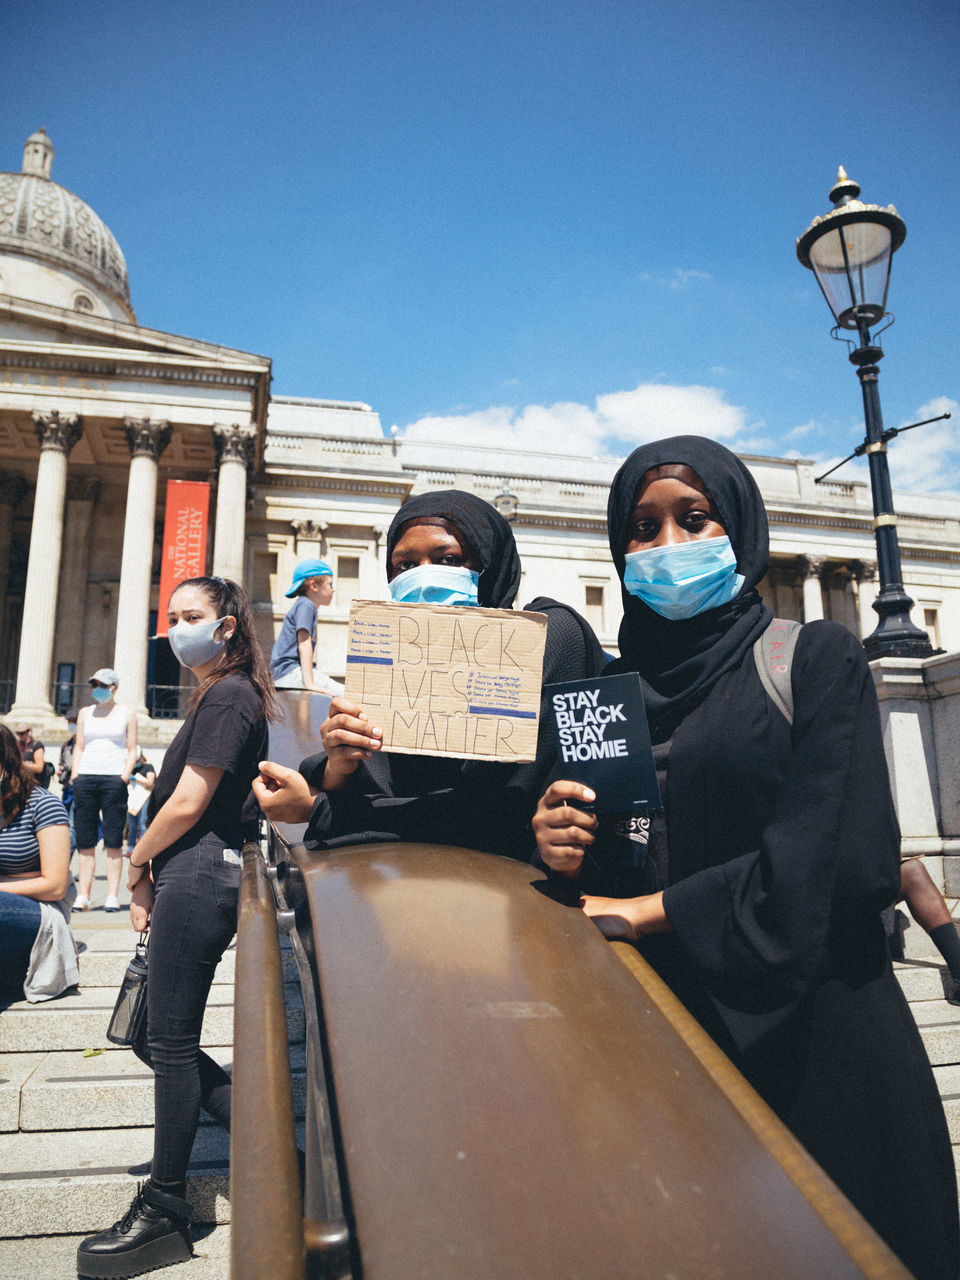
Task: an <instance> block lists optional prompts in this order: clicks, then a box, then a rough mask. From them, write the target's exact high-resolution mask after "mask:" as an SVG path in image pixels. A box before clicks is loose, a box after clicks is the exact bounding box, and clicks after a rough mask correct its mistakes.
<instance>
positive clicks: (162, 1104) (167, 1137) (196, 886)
mask: <svg viewBox="0 0 960 1280" xmlns="http://www.w3.org/2000/svg"><path fill="white" fill-rule="evenodd" d="M154 876H155V877H156V898H155V901H154V907H153V917H152V920H151V923H150V952H149V961H148V968H149V977H148V980H147V1022H146V1030H145V1033H143V1032H142V1033H141V1038H140V1040H139V1041H138V1043H137V1045H136V1046H135V1052H136V1054H137V1057H138V1058H140V1059H142V1061H144V1062H145V1063H147V1065H148V1066H149V1067H152V1068H153V1072H154V1077H155V1079H154V1123H155V1126H156V1131H155V1133H154V1148H153V1165H152V1168H151V1175H150V1176H151V1180H152V1181H153V1182H154V1183H156V1184H157V1185H158V1186H160V1187H161V1188H163V1189H165V1190H170V1191H171V1192H172V1194H174V1195H181V1196H182V1195H183V1189H182V1188H183V1182H184V1180H185V1178H186V1175H187V1164H188V1162H189V1160H190V1152H191V1150H192V1149H193V1140H194V1138H195V1137H196V1133H197V1124H198V1123H199V1119H200V1108H201V1106H202V1107H203V1108H204V1110H206V1111H208V1112H209V1113H210V1114H211V1115H212V1116H213V1117H214V1119H215V1120H218V1121H219V1122H220V1123H221V1124H222V1125H224V1127H225V1128H227V1129H229V1128H230V1077H229V1076H228V1075H227V1073H226V1072H225V1071H224V1070H223V1068H222V1067H220V1066H219V1065H218V1064H217V1063H216V1062H214V1061H213V1059H212V1058H210V1057H209V1056H208V1055H207V1054H205V1053H203V1052H202V1051H201V1049H200V1031H201V1028H202V1025H203V1012H204V1009H205V1008H206V1004H207V996H208V995H209V993H210V984H211V983H212V982H213V975H214V972H215V970H216V967H217V964H218V963H219V961H220V957H221V956H222V955H223V953H224V951H226V949H227V947H228V946H229V945H230V942H231V940H232V938H233V936H234V934H235V933H236V931H237V898H238V894H239V888H240V868H239V866H237V865H236V864H235V863H233V862H229V861H224V858H223V841H222V840H220V839H219V838H218V837H217V836H213V835H207V836H204V837H203V838H202V839H201V840H200V841H199V843H198V844H196V845H195V846H193V847H192V848H190V849H184V850H181V852H179V853H176V854H173V855H172V856H171V857H170V858H169V859H167V860H164V858H163V855H162V854H161V855H160V857H159V858H157V859H156V860H155V862H154Z"/></svg>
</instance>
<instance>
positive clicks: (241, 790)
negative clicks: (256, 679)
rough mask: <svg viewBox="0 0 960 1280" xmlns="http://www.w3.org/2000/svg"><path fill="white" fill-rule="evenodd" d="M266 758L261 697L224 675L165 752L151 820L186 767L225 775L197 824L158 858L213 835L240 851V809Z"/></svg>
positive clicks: (240, 679)
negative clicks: (199, 766)
mask: <svg viewBox="0 0 960 1280" xmlns="http://www.w3.org/2000/svg"><path fill="white" fill-rule="evenodd" d="M266 755H267V722H266V720H265V719H264V716H263V712H262V711H261V709H260V696H259V694H258V693H257V691H256V689H255V688H254V687H253V684H252V683H251V681H250V679H249V678H248V677H247V676H246V675H243V674H242V673H240V672H236V673H234V674H233V675H229V676H225V677H224V679H223V680H220V681H218V682H217V683H216V684H215V685H214V686H213V688H212V689H210V690H208V692H207V693H205V694H204V696H203V700H202V701H201V703H200V705H199V706H198V707H197V708H196V710H194V711H191V712H190V714H189V715H188V716H187V718H186V720H185V721H184V722H183V726H182V728H181V729H180V732H179V733H178V734H177V736H176V737H175V738H174V740H173V742H171V743H170V746H169V747H168V748H167V753H166V755H165V756H164V760H163V765H162V766H161V768H160V775H159V777H158V778H157V781H156V785H155V786H154V788H153V791H152V792H151V793H150V807H149V809H148V811H147V812H148V815H149V820H150V821H151V822H152V821H153V819H154V818H155V817H156V815H157V812H158V811H159V809H160V808H161V806H162V805H164V804H165V803H166V801H167V800H169V799H170V796H171V795H172V794H173V791H174V788H175V787H176V785H177V783H178V782H179V781H180V775H181V774H182V773H183V770H184V768H185V767H186V766H187V765H188V764H193V765H201V766H206V767H208V768H213V769H222V770H223V777H222V778H221V779H220V785H219V786H218V787H217V789H216V791H215V792H214V793H213V797H212V798H211V800H210V803H209V804H208V805H207V807H206V809H205V810H204V812H203V814H202V815H201V817H200V819H199V821H198V822H196V823H195V824H194V826H192V827H191V828H190V830H189V831H187V832H186V833H185V834H184V835H182V836H181V837H180V839H179V840H177V841H176V843H175V844H172V845H171V846H170V847H169V849H165V850H164V852H163V853H162V854H160V855H159V857H160V858H162V859H166V858H167V857H168V856H169V855H170V854H173V853H177V852H179V850H181V849H188V848H190V847H191V845H194V844H196V843H197V841H198V840H199V839H200V838H201V837H202V836H205V835H207V834H209V833H211V832H212V833H213V834H215V835H216V836H218V837H219V838H220V839H221V840H222V841H223V843H224V846H225V847H226V848H232V849H238V848H239V847H240V845H241V843H242V840H243V828H242V824H241V809H242V808H243V804H244V801H245V800H246V799H247V797H248V795H249V794H250V783H251V782H252V781H253V779H254V778H255V777H256V774H257V766H258V764H259V762H260V761H261V760H263V759H265V758H266Z"/></svg>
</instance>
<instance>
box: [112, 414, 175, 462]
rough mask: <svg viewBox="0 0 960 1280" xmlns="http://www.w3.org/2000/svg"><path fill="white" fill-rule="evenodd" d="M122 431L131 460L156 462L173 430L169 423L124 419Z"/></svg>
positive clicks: (149, 419)
mask: <svg viewBox="0 0 960 1280" xmlns="http://www.w3.org/2000/svg"><path fill="white" fill-rule="evenodd" d="M123 430H124V434H125V435H126V437H127V444H128V445H129V446H130V457H131V458H152V459H153V461H154V462H156V461H157V460H158V458H159V457H160V455H161V453H163V451H164V449H165V448H166V447H167V445H168V444H169V443H170V437H171V436H172V435H173V428H172V427H171V426H170V423H169V422H164V421H158V422H154V421H153V419H152V418H124V420H123Z"/></svg>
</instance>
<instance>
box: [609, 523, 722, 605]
mask: <svg viewBox="0 0 960 1280" xmlns="http://www.w3.org/2000/svg"><path fill="white" fill-rule="evenodd" d="M624 563H625V567H624V572H623V585H624V586H625V587H626V589H627V590H628V591H629V592H630V594H631V595H632V596H636V597H637V599H638V600H642V601H643V603H644V604H646V605H649V607H650V608H651V609H653V610H654V612H656V613H659V614H660V616H661V617H663V618H670V619H672V620H674V621H676V620H677V619H679V618H692V617H694V616H695V615H696V614H698V613H704V612H705V611H706V610H707V609H716V608H717V606H718V605H721V604H728V603H729V602H730V601H731V600H733V599H735V598H736V596H737V594H738V592H739V591H740V588H741V587H742V586H743V582H744V579H743V574H740V573H737V557H736V556H735V555H734V551H733V547H732V546H731V545H730V539H729V538H728V537H727V535H726V534H723V535H722V536H721V537H719V538H696V539H694V541H692V542H674V543H671V544H670V545H669V546H665V547H648V548H646V550H643V551H631V552H629V553H628V554H627V555H626V556H625V557H624Z"/></svg>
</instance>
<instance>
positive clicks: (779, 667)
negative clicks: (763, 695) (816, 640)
mask: <svg viewBox="0 0 960 1280" xmlns="http://www.w3.org/2000/svg"><path fill="white" fill-rule="evenodd" d="M800 626H801V624H800V623H799V622H792V621H790V620H789V619H786V618H774V619H773V621H772V622H771V623H770V625H769V626H768V627H767V629H766V630H765V631H764V632H763V633H762V635H760V636H758V637H757V639H756V641H755V642H754V646H753V657H754V660H755V661H756V664H757V674H758V675H759V676H760V683H761V684H762V685H763V687H764V689H766V691H767V693H768V694H769V695H770V697H771V699H772V701H773V703H774V705H775V706H776V707H777V709H778V710H779V711H782V712H783V715H784V716H785V718H786V721H787V723H788V724H793V684H792V681H791V674H792V669H793V651H794V649H795V648H796V647H797V636H798V635H799V634H800Z"/></svg>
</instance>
